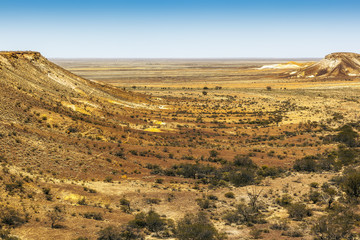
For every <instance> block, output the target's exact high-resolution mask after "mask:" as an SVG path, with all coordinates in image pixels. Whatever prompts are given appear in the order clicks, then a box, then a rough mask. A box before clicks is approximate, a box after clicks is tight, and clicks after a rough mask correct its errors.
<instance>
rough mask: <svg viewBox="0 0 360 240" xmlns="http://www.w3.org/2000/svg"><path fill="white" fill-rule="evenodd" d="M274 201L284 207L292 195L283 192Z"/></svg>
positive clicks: (289, 201)
mask: <svg viewBox="0 0 360 240" xmlns="http://www.w3.org/2000/svg"><path fill="white" fill-rule="evenodd" d="M275 201H276V203H277V204H279V205H280V206H283V207H284V206H288V205H290V204H291V202H292V197H291V196H290V195H289V194H284V195H282V196H281V198H277V199H276V200H275Z"/></svg>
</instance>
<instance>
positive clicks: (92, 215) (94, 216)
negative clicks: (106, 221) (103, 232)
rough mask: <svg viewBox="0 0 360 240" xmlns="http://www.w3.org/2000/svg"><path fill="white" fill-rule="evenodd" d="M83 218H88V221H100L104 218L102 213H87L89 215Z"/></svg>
mask: <svg viewBox="0 0 360 240" xmlns="http://www.w3.org/2000/svg"><path fill="white" fill-rule="evenodd" d="M83 216H84V218H87V219H94V220H98V221H101V220H103V216H102V214H101V213H96V212H87V213H84V214H83Z"/></svg>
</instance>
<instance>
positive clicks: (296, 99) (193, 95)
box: [0, 52, 360, 240]
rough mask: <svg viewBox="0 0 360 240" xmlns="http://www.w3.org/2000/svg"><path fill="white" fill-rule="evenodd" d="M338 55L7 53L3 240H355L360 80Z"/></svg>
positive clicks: (0, 66)
mask: <svg viewBox="0 0 360 240" xmlns="http://www.w3.org/2000/svg"><path fill="white" fill-rule="evenodd" d="M342 54H343V55H344V53H342ZM343 55H341V54H340V57H338V55H336V56H337V59H336V60H335V62H336V64H337V65H336V66H334V63H333V62H331V61H330V62H331V63H329V61H325V60H321V61H320V63H321V64H319V62H318V61H319V59H296V60H294V59H272V60H267V59H257V60H255V59H253V60H251V59H248V60H238V59H234V60H228V59H227V60H220V59H219V60H206V59H202V60H186V59H184V60H166V59H143V60H140V59H134V60H131V59H118V60H116V59H113V60H110V59H75V60H74V59H52V60H51V61H49V60H48V59H46V58H45V57H43V56H42V55H41V54H40V53H37V52H0V90H1V93H2V94H1V96H0V145H1V152H0V162H1V167H0V170H1V173H0V186H1V187H0V208H1V210H2V211H1V213H0V226H1V231H0V238H3V239H44V240H45V239H69V240H74V239H77V240H81V239H82V240H84V239H143V238H145V239H194V240H195V239H260V238H262V239H358V232H359V230H360V229H359V227H358V223H359V220H360V215H358V212H359V209H358V202H359V199H358V198H359V197H360V172H359V171H357V170H356V169H357V164H358V161H359V158H358V155H359V154H358V153H359V150H358V147H359V146H360V142H359V135H358V131H359V130H360V122H359V120H358V117H359V116H358V114H359V110H360V106H359V101H360V92H359V87H360V76H358V75H357V73H358V72H357V71H358V70H359V72H360V69H358V65H356V64H358V63H357V62H356V60H354V59H353V58H348V55H347V54H345V57H342V56H343ZM327 58H329V57H327ZM330 59H331V58H330ZM355 59H356V58H355ZM53 62H54V63H53ZM349 62H350V63H349ZM326 64H329V66H327V65H326ZM319 66H321V69H320V70H319ZM65 69H66V70H65ZM309 69H310V70H309ZM324 69H327V70H326V71H327V72H326V73H325V72H324V71H325V70H324ZM334 69H335V70H334ZM187 214H195V215H187ZM197 214H199V215H197ZM191 234H194V235H195V236H196V237H194V235H191ZM201 234H203V235H201ZM200 235H201V236H202V237H200ZM11 236H12V237H11ZM110 236H112V238H111V237H110ZM114 236H117V238H115V237H114Z"/></svg>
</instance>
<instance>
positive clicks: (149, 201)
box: [145, 198, 161, 204]
mask: <svg viewBox="0 0 360 240" xmlns="http://www.w3.org/2000/svg"><path fill="white" fill-rule="evenodd" d="M145 202H146V203H147V204H159V203H160V202H161V200H160V199H158V198H146V199H145Z"/></svg>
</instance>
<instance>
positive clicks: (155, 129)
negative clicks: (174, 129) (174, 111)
mask: <svg viewBox="0 0 360 240" xmlns="http://www.w3.org/2000/svg"><path fill="white" fill-rule="evenodd" d="M144 131H145V132H161V130H160V129H158V128H146V129H145V130H144Z"/></svg>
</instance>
